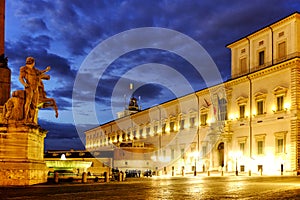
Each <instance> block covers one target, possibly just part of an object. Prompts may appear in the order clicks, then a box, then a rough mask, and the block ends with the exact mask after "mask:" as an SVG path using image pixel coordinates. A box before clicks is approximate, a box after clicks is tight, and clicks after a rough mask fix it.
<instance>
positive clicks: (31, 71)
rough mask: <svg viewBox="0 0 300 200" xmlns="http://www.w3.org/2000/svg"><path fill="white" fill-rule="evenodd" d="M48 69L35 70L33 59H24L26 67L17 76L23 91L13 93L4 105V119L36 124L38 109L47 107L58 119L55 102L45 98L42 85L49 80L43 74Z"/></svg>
mask: <svg viewBox="0 0 300 200" xmlns="http://www.w3.org/2000/svg"><path fill="white" fill-rule="evenodd" d="M50 69H51V67H50V66H48V67H46V69H44V70H39V69H37V68H35V60H34V58H33V57H27V58H26V65H25V66H22V67H21V68H20V75H19V80H20V82H21V83H22V85H23V86H24V87H25V90H18V91H14V92H13V94H12V97H11V98H10V99H9V100H8V101H7V102H6V103H5V104H4V108H3V117H4V119H6V120H14V121H23V122H24V123H33V124H37V114H38V109H39V108H47V107H53V109H54V110H55V116H56V117H58V108H57V105H56V102H55V100H54V99H53V98H48V97H47V96H46V92H45V89H44V84H43V80H49V79H50V76H49V75H47V74H45V73H46V72H48V71H49V70H50Z"/></svg>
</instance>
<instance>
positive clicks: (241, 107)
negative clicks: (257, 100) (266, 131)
mask: <svg viewBox="0 0 300 200" xmlns="http://www.w3.org/2000/svg"><path fill="white" fill-rule="evenodd" d="M245 107H246V105H240V119H243V118H245Z"/></svg>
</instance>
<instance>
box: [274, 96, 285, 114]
mask: <svg viewBox="0 0 300 200" xmlns="http://www.w3.org/2000/svg"><path fill="white" fill-rule="evenodd" d="M276 101H277V109H276V110H277V111H282V110H283V109H284V108H283V107H284V106H283V105H284V98H283V96H277V98H276Z"/></svg>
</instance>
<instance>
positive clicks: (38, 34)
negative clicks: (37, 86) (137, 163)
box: [5, 0, 300, 150]
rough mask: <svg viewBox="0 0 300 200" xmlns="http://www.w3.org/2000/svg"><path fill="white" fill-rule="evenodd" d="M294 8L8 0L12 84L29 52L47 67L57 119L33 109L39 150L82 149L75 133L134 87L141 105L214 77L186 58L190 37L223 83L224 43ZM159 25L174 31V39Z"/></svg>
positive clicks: (193, 0) (278, 0) (261, 3)
mask: <svg viewBox="0 0 300 200" xmlns="http://www.w3.org/2000/svg"><path fill="white" fill-rule="evenodd" d="M295 11H300V1H298V0H251V1H249V0H230V1H229V0H228V1H225V0H119V1H117V0H107V1H106V0H6V32H5V34H6V35H5V54H6V56H7V57H8V59H9V67H10V68H11V70H12V88H13V90H16V89H20V88H22V87H21V84H20V83H19V81H18V75H19V68H20V66H22V65H24V63H25V59H26V57H27V56H33V57H34V58H36V67H37V68H39V69H43V68H45V67H46V66H48V65H50V66H51V67H52V69H51V71H50V72H48V73H49V74H50V75H51V80H49V81H45V88H46V91H47V95H48V96H49V97H54V98H55V99H56V101H57V104H58V106H59V118H58V119H56V118H55V116H54V111H53V110H50V109H49V110H41V111H40V112H39V124H40V125H41V126H42V127H44V128H46V129H48V130H49V133H48V135H47V138H46V140H45V148H46V150H50V149H70V148H75V149H83V148H84V146H83V145H82V142H81V140H80V139H79V138H80V136H82V130H87V129H89V128H91V127H95V126H96V125H98V124H99V123H100V124H102V123H105V122H108V121H111V120H113V119H115V117H116V115H115V113H116V112H118V111H121V110H122V109H123V108H124V104H125V103H124V102H125V100H126V101H128V97H129V96H130V95H131V93H132V92H134V96H136V97H140V98H141V99H140V105H141V106H142V108H143V109H144V108H148V107H151V106H153V105H156V104H159V103H162V102H165V101H168V100H170V99H174V98H176V97H178V96H182V95H184V94H185V93H190V92H191V91H195V90H199V89H201V88H203V87H208V86H210V85H213V84H216V83H218V82H220V80H215V82H214V81H212V80H206V79H205V78H206V77H205V76H210V75H203V74H202V72H201V73H200V74H199V73H198V71H197V70H195V68H194V67H193V66H192V64H191V63H190V62H188V61H187V60H186V58H185V56H184V55H187V56H190V55H191V57H193V56H194V55H195V56H194V57H200V58H201V56H205V55H206V54H205V52H200V51H201V50H200V51H198V50H199V49H197V48H196V49H195V48H192V50H191V49H189V47H188V46H189V42H186V39H187V38H190V39H192V40H194V41H196V42H197V43H199V45H201V47H203V48H204V49H203V50H205V51H206V52H207V55H210V57H211V58H212V59H213V61H214V63H215V64H216V66H217V69H218V72H219V73H220V76H221V79H223V81H224V80H228V79H229V78H230V51H229V49H227V48H226V47H225V46H226V44H228V43H231V42H233V41H235V40H237V39H239V38H241V37H243V36H245V35H247V34H249V33H251V32H253V31H255V30H258V29H260V28H262V27H264V26H266V25H268V24H271V23H273V22H275V21H277V20H279V19H281V18H283V17H285V16H287V15H289V14H291V13H293V12H295ZM145 27H156V28H157V29H153V30H154V31H155V32H153V33H152V32H151V31H150V32H149V31H148V29H143V28H145ZM141 28H142V29H141ZM160 28H161V31H160ZM132 30H142V32H138V33H137V32H134V34H132V32H130V31H132ZM165 30H172V31H174V33H179V35H177V36H176V37H177V39H176V40H174V38H170V37H169V36H167V35H166V34H165V32H164V31H165ZM126 31H127V32H126ZM128 31H129V32H128ZM156 33H159V34H156ZM181 34H182V35H181ZM128 35H129V36H132V37H129V36H128ZM152 37H153V38H154V39H153V38H152ZM185 37H187V38H185ZM178 38H179V39H178ZM175 44H177V45H175ZM101 45H102V46H101ZM99 46H100V47H101V48H100V47H99ZM98 47H99V48H98ZM142 47H145V48H142ZM104 50H105V51H104ZM172 50H174V51H172ZM188 50H189V51H188ZM193 50H194V51H193ZM195 51H196V52H195ZM179 52H183V54H184V55H181V54H180V53H179ZM178 54H179V55H178ZM197 55H198V56H197ZM207 55H206V56H207ZM116 56H117V57H116ZM203 60H205V59H203ZM203 62H204V61H203ZM204 65H205V64H204ZM171 69H173V70H171ZM205 70H206V72H208V71H210V69H208V68H207V69H205ZM205 70H204V71H203V73H204V74H205ZM211 70H212V69H211ZM212 71H213V70H212ZM78 74H80V76H78ZM210 78H212V77H210ZM143 80H144V81H143ZM184 81H187V82H184ZM211 81H212V82H211ZM74 83H76V84H77V87H75V89H74ZM130 83H134V89H133V90H130V89H129V84H130ZM76 84H75V85H76ZM184 85H188V86H190V88H191V90H190V89H188V90H187V89H186V88H185V87H184ZM91 88H94V89H91ZM72 96H73V97H77V99H74V98H73V99H72ZM78 97H80V98H79V99H78ZM74 108H75V109H77V113H75V115H76V116H75V117H73V114H74V113H73V112H72V111H74ZM90 111H91V112H90ZM93 111H94V112H93ZM89 112H90V113H93V115H92V116H88V115H89V114H88V113H89ZM86 116H88V117H86ZM93 117H94V118H96V119H92V118H93ZM75 118H76V120H75V121H74V119H75ZM90 119H91V120H90ZM75 125H76V126H77V128H78V129H76V128H75ZM78 131H79V133H78Z"/></svg>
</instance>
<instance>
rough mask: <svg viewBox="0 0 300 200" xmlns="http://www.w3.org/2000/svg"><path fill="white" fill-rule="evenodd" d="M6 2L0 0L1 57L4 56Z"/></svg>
mask: <svg viewBox="0 0 300 200" xmlns="http://www.w3.org/2000/svg"><path fill="white" fill-rule="evenodd" d="M4 30H5V0H0V55H2V54H4V38H5V37H4V33H5V31H4Z"/></svg>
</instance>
